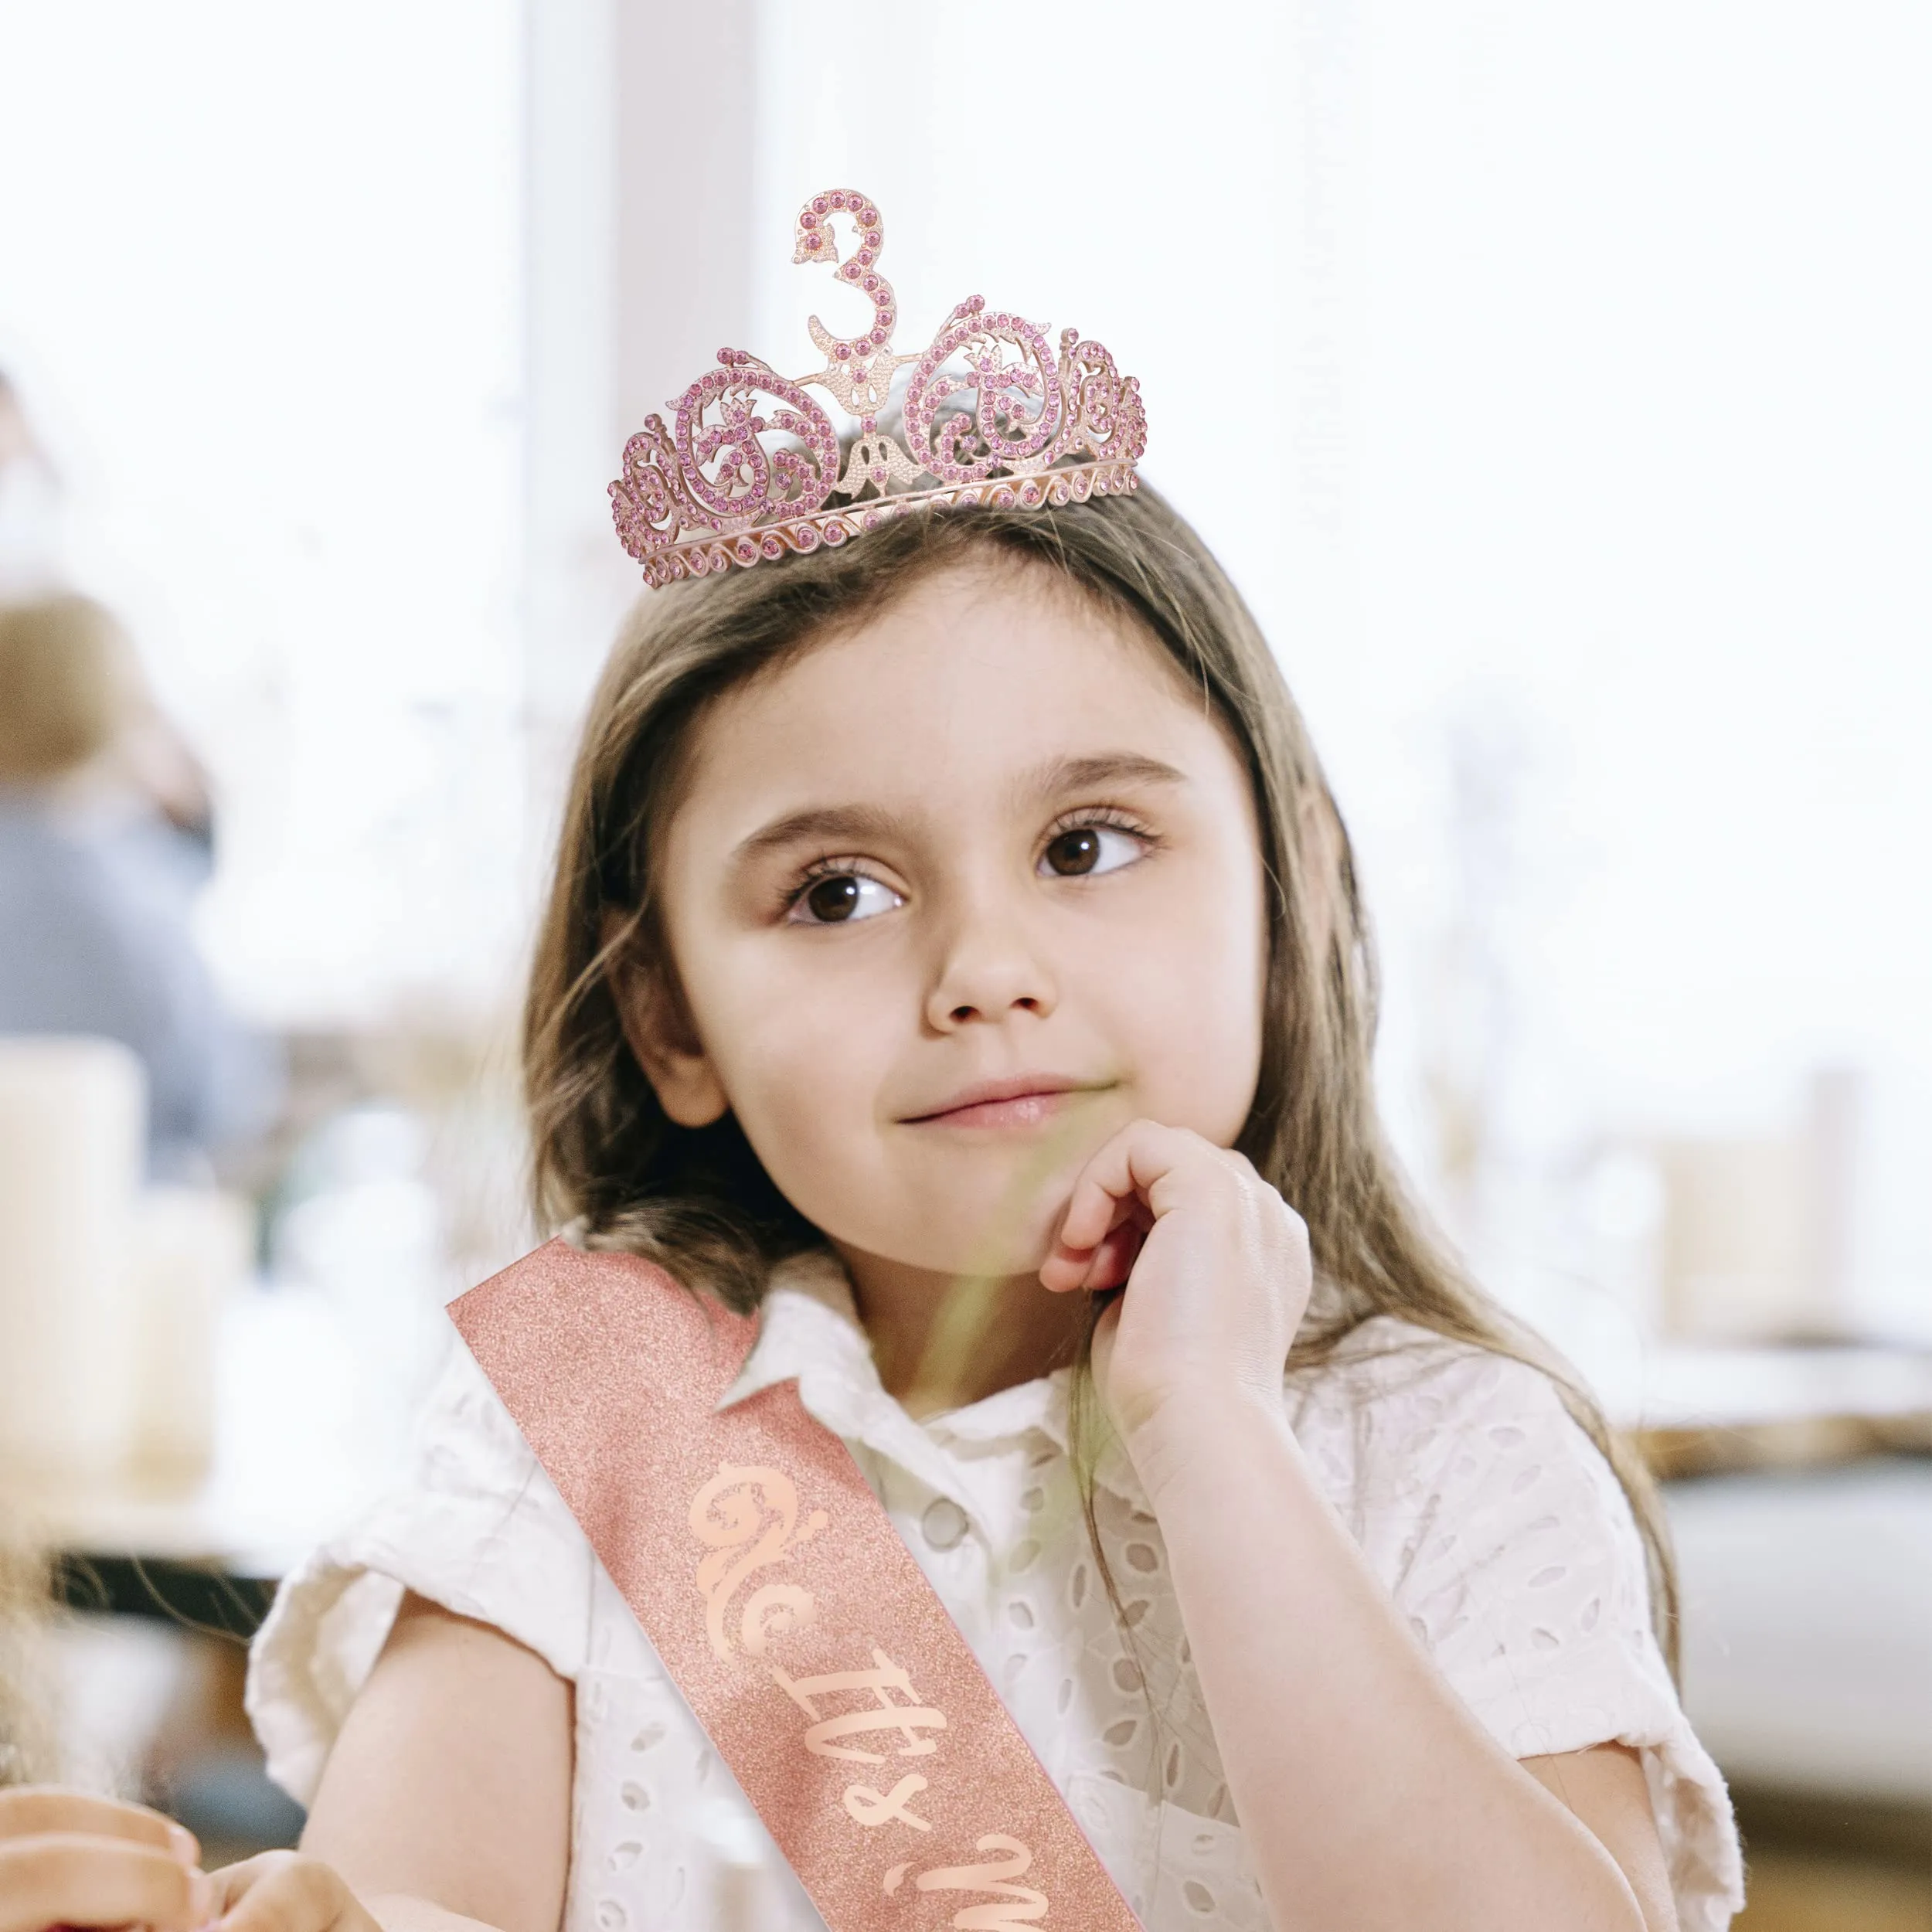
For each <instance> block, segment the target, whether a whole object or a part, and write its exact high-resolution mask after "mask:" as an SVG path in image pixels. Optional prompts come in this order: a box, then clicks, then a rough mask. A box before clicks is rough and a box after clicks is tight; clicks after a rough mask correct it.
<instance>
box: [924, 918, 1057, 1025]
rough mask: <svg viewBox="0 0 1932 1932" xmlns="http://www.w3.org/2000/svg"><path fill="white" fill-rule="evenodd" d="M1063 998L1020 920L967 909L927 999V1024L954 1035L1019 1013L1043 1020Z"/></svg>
mask: <svg viewBox="0 0 1932 1932" xmlns="http://www.w3.org/2000/svg"><path fill="white" fill-rule="evenodd" d="M1059 996H1060V995H1059V987H1058V985H1057V984H1056V978H1055V975H1054V974H1053V970H1052V968H1051V966H1050V964H1049V962H1048V961H1047V960H1046V958H1045V957H1043V953H1042V950H1041V948H1040V947H1039V946H1038V945H1037V944H1035V943H1034V940H1033V938H1032V936H1030V935H1029V934H1028V933H1027V932H1026V929H1025V927H1024V925H1023V923H1022V921H1021V920H1019V919H1018V918H1017V917H1012V915H1011V914H1010V913H1008V914H1005V915H1002V913H1001V911H1000V910H998V909H997V908H995V907H992V906H987V905H985V904H980V905H975V906H968V907H963V908H962V909H961V916H960V917H959V919H958V920H957V924H956V925H955V926H954V928H953V930H951V932H950V933H949V934H947V938H946V941H945V944H944V950H943V951H942V953H941V954H940V958H939V961H938V964H937V970H936V971H934V975H933V979H932V984H931V985H930V988H929V989H928V991H927V995H926V1024H927V1026H929V1027H930V1028H931V1029H932V1030H933V1031H934V1032H936V1033H951V1032H957V1031H958V1030H959V1029H961V1027H964V1026H973V1025H975V1023H977V1022H984V1021H991V1022H993V1023H994V1024H995V1025H997V1024H998V1022H1001V1021H1002V1020H1004V1019H1007V1018H1008V1017H1009V1015H1012V1014H1015V1013H1031V1014H1032V1015H1034V1016H1035V1017H1036V1019H1045V1018H1046V1015H1048V1014H1049V1013H1050V1012H1053V1009H1054V1006H1055V1005H1056V1004H1057V1003H1058V1000H1059Z"/></svg>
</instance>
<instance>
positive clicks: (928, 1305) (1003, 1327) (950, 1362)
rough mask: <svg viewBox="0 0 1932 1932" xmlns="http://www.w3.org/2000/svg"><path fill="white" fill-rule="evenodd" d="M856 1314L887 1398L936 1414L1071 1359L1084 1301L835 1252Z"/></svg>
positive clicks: (1007, 1280) (1012, 1282)
mask: <svg viewBox="0 0 1932 1932" xmlns="http://www.w3.org/2000/svg"><path fill="white" fill-rule="evenodd" d="M839 1255H840V1258H841V1259H842V1260H843V1261H844V1262H845V1269H846V1272H847V1273H848V1274H849V1275H850V1276H851V1277H852V1296H853V1299H854V1300H855V1301H856V1302H857V1304H858V1308H859V1320H860V1321H862V1323H863V1324H864V1325H865V1329H866V1335H867V1336H868V1337H869V1338H870V1340H871V1342H872V1359H873V1360H874V1361H875V1362H876V1363H877V1364H878V1367H879V1380H880V1382H881V1383H883V1385H884V1386H885V1389H886V1393H887V1394H889V1395H890V1396H894V1397H896V1399H897V1400H899V1401H900V1402H901V1403H904V1405H905V1406H906V1410H907V1412H908V1413H910V1414H912V1415H915V1416H927V1415H940V1414H944V1413H945V1412H946V1411H947V1410H949V1409H961V1408H964V1407H965V1406H967V1404H968V1403H974V1402H978V1401H981V1400H984V1399H985V1397H986V1396H992V1395H997V1394H998V1393H999V1392H1000V1390H1001V1389H1011V1388H1013V1387H1015V1386H1017V1385H1018V1384H1019V1383H1022V1382H1031V1381H1033V1380H1034V1379H1036V1378H1037V1377H1039V1376H1043V1375H1046V1374H1048V1373H1049V1372H1051V1371H1052V1370H1053V1369H1057V1368H1062V1367H1064V1366H1067V1365H1068V1364H1070V1363H1071V1362H1072V1361H1073V1357H1074V1353H1075V1351H1076V1350H1077V1348H1078V1347H1079V1345H1080V1336H1081V1335H1082V1333H1083V1331H1084V1329H1085V1327H1086V1323H1087V1308H1086V1301H1087V1298H1086V1297H1085V1296H1084V1295H1078V1294H1050V1293H1049V1291H1047V1290H1046V1288H1044V1287H1042V1286H1041V1285H1040V1281H1039V1276H1037V1275H1034V1274H1012V1275H1005V1276H995V1277H991V1278H986V1277H981V1278H977V1279H976V1278H972V1277H960V1276H957V1275H949V1274H936V1273H934V1271H932V1270H930V1269H926V1268H915V1267H908V1266H906V1264H903V1263H901V1262H897V1261H888V1260H883V1259H882V1258H881V1257H879V1256H877V1255H872V1254H863V1253H859V1252H858V1251H857V1250H854V1249H851V1248H847V1247H843V1246H841V1247H840V1248H839Z"/></svg>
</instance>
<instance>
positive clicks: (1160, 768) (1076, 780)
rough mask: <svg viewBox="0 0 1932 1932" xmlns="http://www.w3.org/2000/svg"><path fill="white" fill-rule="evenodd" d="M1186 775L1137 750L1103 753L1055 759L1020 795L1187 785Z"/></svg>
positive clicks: (1031, 776) (1036, 796)
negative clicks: (1124, 786) (1133, 786)
mask: <svg viewBox="0 0 1932 1932" xmlns="http://www.w3.org/2000/svg"><path fill="white" fill-rule="evenodd" d="M1186 783H1187V774H1186V773H1185V772H1184V771H1177V770H1175V767H1173V766H1172V765H1169V764H1162V762H1161V760H1159V759H1158V758H1149V757H1146V756H1145V754H1144V753H1141V752H1138V751H1103V752H1099V753H1095V754H1094V756H1093V757H1087V758H1056V759H1055V760H1053V762H1052V763H1051V764H1045V765H1042V766H1041V767H1039V769H1038V770H1036V771H1034V772H1032V774H1029V777H1027V778H1026V779H1025V780H1024V781H1022V784H1021V786H1020V795H1021V796H1022V797H1023V798H1033V799H1047V798H1058V797H1059V796H1060V794H1061V793H1063V792H1068V791H1089V790H1090V789H1091V788H1092V787H1094V786H1096V785H1184V784H1186Z"/></svg>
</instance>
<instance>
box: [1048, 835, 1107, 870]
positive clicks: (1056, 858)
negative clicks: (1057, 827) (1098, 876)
mask: <svg viewBox="0 0 1932 1932" xmlns="http://www.w3.org/2000/svg"><path fill="white" fill-rule="evenodd" d="M1046 862H1047V864H1048V865H1049V866H1052V867H1053V869H1054V871H1056V872H1058V873H1059V874H1060V876H1061V877H1062V878H1063V879H1073V878H1077V877H1078V876H1079V875H1080V873H1082V872H1091V871H1092V870H1093V869H1094V867H1095V866H1097V865H1098V864H1099V862H1100V833H1099V832H1098V831H1097V829H1096V828H1094V826H1092V825H1077V826H1075V827H1074V828H1073V830H1072V831H1071V832H1062V833H1061V834H1060V836H1059V837H1058V838H1056V839H1055V840H1053V842H1052V843H1051V844H1050V845H1049V846H1048V847H1047V848H1046Z"/></svg>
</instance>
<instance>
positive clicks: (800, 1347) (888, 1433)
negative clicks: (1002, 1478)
mask: <svg viewBox="0 0 1932 1932" xmlns="http://www.w3.org/2000/svg"><path fill="white" fill-rule="evenodd" d="M794 1379H795V1380H796V1381H797V1383H798V1397H799V1400H800V1401H801V1403H803V1404H804V1408H805V1410H806V1413H808V1414H809V1415H811V1417H813V1418H814V1419H815V1420H817V1421H818V1422H820V1423H823V1424H824V1425H825V1427H827V1428H828V1429H829V1430H832V1432H833V1434H835V1435H838V1436H841V1437H843V1438H844V1439H845V1440H846V1441H847V1442H859V1443H863V1444H865V1446H866V1447H867V1448H869V1449H870V1450H872V1451H874V1452H875V1453H876V1454H879V1455H881V1456H883V1457H886V1458H888V1459H889V1460H890V1461H893V1462H895V1463H896V1464H899V1466H900V1468H903V1469H904V1470H905V1471H906V1472H907V1474H908V1475H912V1476H914V1477H917V1478H918V1480H919V1481H920V1482H922V1483H923V1484H924V1485H926V1487H927V1488H929V1489H931V1490H933V1491H934V1492H936V1493H937V1494H939V1495H946V1496H951V1498H953V1500H954V1502H957V1503H958V1504H959V1505H960V1506H961V1508H962V1509H964V1510H965V1511H966V1512H968V1515H971V1516H972V1517H973V1518H974V1519H975V1520H976V1521H977V1522H978V1524H979V1525H980V1526H981V1529H982V1530H990V1529H992V1519H993V1514H994V1512H992V1511H991V1510H990V1509H989V1508H988V1505H989V1504H990V1503H991V1502H992V1498H990V1497H987V1498H981V1496H980V1495H978V1494H976V1493H975V1492H976V1490H977V1489H978V1487H979V1485H978V1483H977V1482H976V1481H975V1469H974V1464H975V1461H977V1460H978V1458H975V1456H974V1455H973V1454H972V1453H971V1452H972V1450H973V1449H974V1448H975V1447H981V1446H983V1445H987V1444H995V1443H1001V1442H1010V1441H1012V1440H1015V1438H1018V1437H1023V1436H1025V1435H1026V1434H1029V1433H1037V1434H1039V1435H1042V1436H1044V1437H1046V1439H1047V1440H1048V1441H1049V1442H1051V1443H1052V1444H1053V1446H1054V1447H1056V1449H1058V1450H1059V1451H1060V1453H1061V1454H1063V1455H1064V1454H1066V1453H1067V1447H1068V1443H1069V1440H1070V1425H1069V1417H1068V1392H1069V1389H1070V1386H1071V1383H1072V1374H1071V1372H1070V1370H1068V1369H1056V1371H1055V1372H1053V1374H1052V1375H1049V1376H1039V1377H1037V1378H1036V1379H1034V1380H1033V1381H1031V1382H1022V1383H1018V1384H1017V1385H1015V1386H1014V1387H1012V1388H1011V1389H1001V1390H1000V1391H999V1393H998V1394H997V1395H991V1396H986V1397H985V1398H984V1399H983V1400H980V1401H978V1402H975V1403H968V1406H966V1407H964V1408H963V1409H954V1410H949V1411H948V1412H947V1413H945V1414H944V1415H937V1416H929V1417H927V1418H926V1419H925V1420H923V1421H916V1420H913V1417H911V1416H910V1415H908V1414H907V1413H906V1410H905V1409H904V1407H903V1405H902V1404H901V1403H900V1402H899V1401H898V1400H896V1398H895V1397H893V1396H890V1395H889V1394H887V1393H886V1390H885V1389H884V1387H883V1386H882V1384H881V1383H880V1382H879V1370H878V1367H877V1365H876V1363H875V1362H873V1360H872V1344H871V1342H869V1341H868V1340H867V1339H866V1332H865V1330H864V1329H863V1328H862V1327H861V1326H860V1325H859V1312H858V1308H857V1307H856V1305H855V1303H854V1301H853V1300H852V1284H851V1282H850V1281H849V1279H848V1277H847V1276H846V1274H845V1269H844V1267H842V1264H840V1262H839V1260H838V1257H836V1256H835V1255H834V1254H832V1253H829V1252H828V1251H827V1250H825V1249H822V1248H821V1249H816V1250H812V1251H811V1252H809V1253H804V1254H799V1255H794V1256H792V1257H790V1258H789V1259H787V1260H784V1261H781V1262H780V1263H779V1264H777V1266H776V1267H774V1269H773V1270H772V1273H771V1277H770V1282H769V1283H768V1284H767V1287H766V1291H765V1296H764V1301H763V1303H762V1304H761V1305H760V1310H759V1320H758V1337H757V1341H756V1342H753V1344H752V1347H751V1352H750V1354H749V1355H747V1356H746V1358H745V1361H744V1365H743V1367H742V1368H741V1369H740V1370H739V1371H738V1375H737V1379H736V1380H735V1381H734V1382H733V1383H732V1385H731V1386H730V1388H729V1389H726V1391H725V1393H724V1394H723V1396H721V1397H720V1398H719V1403H718V1406H719V1408H720V1409H726V1408H730V1406H732V1405H733V1403H740V1402H743V1401H744V1400H746V1399H747V1397H749V1396H754V1395H756V1394H757V1393H759V1391H760V1390H761V1389H769V1388H770V1387H772V1386H774V1385H775V1384H776V1383H781V1382H787V1381H791V1380H794ZM1103 1427H1104V1425H1103ZM961 1451H964V1452H965V1453H964V1454H961V1453H960V1452H961ZM1094 1480H1095V1481H1096V1482H1097V1484H1099V1485H1100V1486H1101V1487H1102V1488H1106V1489H1108V1490H1111V1491H1112V1492H1113V1493H1114V1495H1117V1496H1119V1497H1121V1498H1122V1499H1123V1500H1124V1501H1125V1502H1128V1503H1129V1504H1130V1505H1132V1506H1133V1507H1134V1508H1136V1509H1145V1508H1146V1506H1147V1503H1146V1495H1145V1492H1144V1491H1143V1490H1142V1488H1141V1484H1140V1481H1139V1479H1138V1476H1137V1475H1136V1474H1135V1472H1134V1466H1133V1464H1132V1463H1131V1461H1129V1460H1128V1457H1127V1455H1126V1454H1125V1452H1124V1451H1123V1450H1122V1448H1121V1445H1120V1443H1119V1441H1118V1440H1117V1438H1116V1437H1114V1434H1113V1433H1112V1431H1111V1430H1104V1434H1103V1437H1102V1443H1101V1447H1100V1456H1099V1460H1098V1464H1097V1468H1096V1469H1095V1471H1094Z"/></svg>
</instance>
